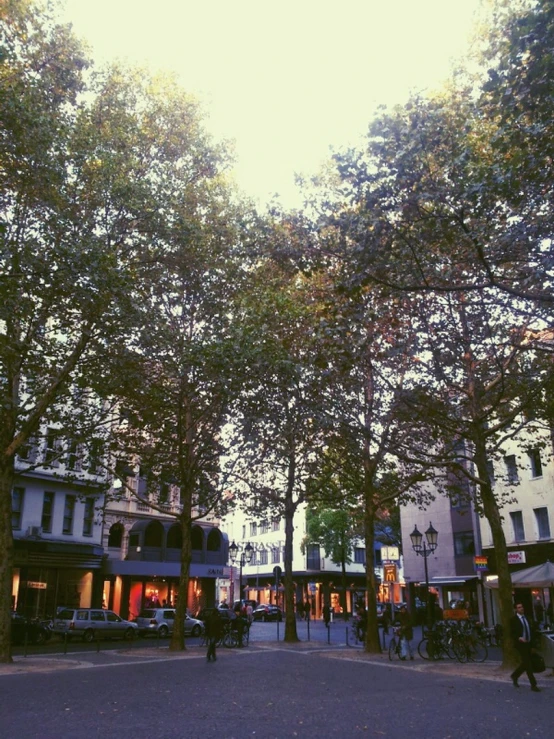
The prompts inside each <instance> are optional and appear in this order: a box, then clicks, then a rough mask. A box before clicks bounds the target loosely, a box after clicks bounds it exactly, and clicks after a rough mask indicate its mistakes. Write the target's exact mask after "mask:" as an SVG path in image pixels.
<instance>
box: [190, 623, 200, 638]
mask: <svg viewBox="0 0 554 739" xmlns="http://www.w3.org/2000/svg"><path fill="white" fill-rule="evenodd" d="M201 631H202V629H201V628H200V626H198V624H196V626H195V627H194V628H193V630H192V631H191V632H190V633H191V634H192V635H193V636H200V633H201Z"/></svg>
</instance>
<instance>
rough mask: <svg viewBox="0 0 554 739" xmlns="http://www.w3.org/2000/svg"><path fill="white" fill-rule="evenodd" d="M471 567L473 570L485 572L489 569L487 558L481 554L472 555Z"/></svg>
mask: <svg viewBox="0 0 554 739" xmlns="http://www.w3.org/2000/svg"><path fill="white" fill-rule="evenodd" d="M473 567H474V569H475V572H487V570H488V569H489V558H488V557H483V556H479V557H474V558H473Z"/></svg>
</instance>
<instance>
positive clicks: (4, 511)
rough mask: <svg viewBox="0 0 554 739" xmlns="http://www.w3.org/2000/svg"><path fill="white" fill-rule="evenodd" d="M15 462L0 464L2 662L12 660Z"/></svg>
mask: <svg viewBox="0 0 554 739" xmlns="http://www.w3.org/2000/svg"><path fill="white" fill-rule="evenodd" d="M13 481H14V462H13V456H12V457H5V456H4V458H3V460H2V463H1V464H0V552H1V553H2V556H1V557H0V663H4V664H5V663H10V662H12V656H11V625H12V622H11V610H12V579H13V534H12V486H13Z"/></svg>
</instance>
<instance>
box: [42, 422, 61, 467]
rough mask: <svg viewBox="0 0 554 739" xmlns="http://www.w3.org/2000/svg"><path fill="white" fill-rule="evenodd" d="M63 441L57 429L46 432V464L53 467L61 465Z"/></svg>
mask: <svg viewBox="0 0 554 739" xmlns="http://www.w3.org/2000/svg"><path fill="white" fill-rule="evenodd" d="M60 451H61V441H60V437H59V435H58V431H57V429H50V428H49V429H47V430H46V449H45V451H44V463H45V464H48V465H51V466H52V467H58V465H59V464H60Z"/></svg>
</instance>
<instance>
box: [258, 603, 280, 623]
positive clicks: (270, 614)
mask: <svg viewBox="0 0 554 739" xmlns="http://www.w3.org/2000/svg"><path fill="white" fill-rule="evenodd" d="M252 617H253V619H254V621H282V620H283V611H282V610H281V609H280V608H279V606H272V605H268V604H265V603H262V604H261V605H259V606H258V607H257V608H255V609H254V613H253V614H252Z"/></svg>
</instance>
